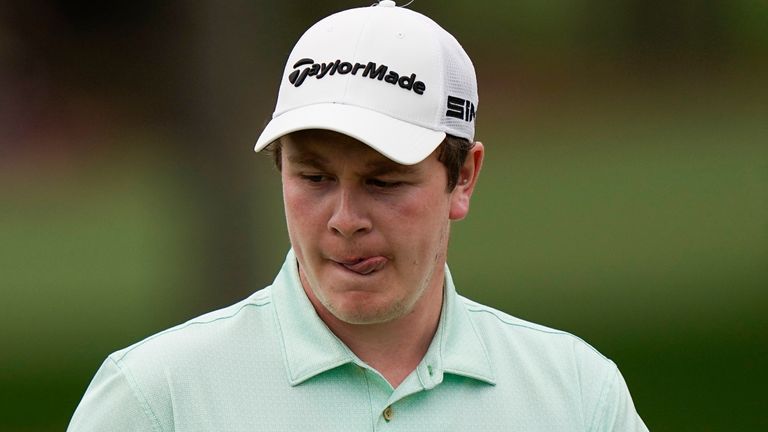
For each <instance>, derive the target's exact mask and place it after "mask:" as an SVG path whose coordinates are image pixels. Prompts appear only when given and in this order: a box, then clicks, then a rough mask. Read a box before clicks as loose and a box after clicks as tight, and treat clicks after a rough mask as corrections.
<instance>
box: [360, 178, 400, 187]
mask: <svg viewBox="0 0 768 432" xmlns="http://www.w3.org/2000/svg"><path fill="white" fill-rule="evenodd" d="M367 183H368V184H369V185H371V186H373V187H377V188H381V189H392V188H396V187H398V186H400V185H402V184H403V182H400V181H384V180H380V179H369V180H368V181H367Z"/></svg>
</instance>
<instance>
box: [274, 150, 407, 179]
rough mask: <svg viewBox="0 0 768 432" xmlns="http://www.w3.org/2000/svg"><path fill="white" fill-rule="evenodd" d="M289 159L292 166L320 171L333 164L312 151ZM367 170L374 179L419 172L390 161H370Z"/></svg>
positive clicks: (367, 173) (290, 156)
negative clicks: (381, 176) (387, 175)
mask: <svg viewBox="0 0 768 432" xmlns="http://www.w3.org/2000/svg"><path fill="white" fill-rule="evenodd" d="M287 158H288V161H289V162H290V163H292V164H296V165H300V166H306V167H312V168H318V169H327V167H328V165H330V164H331V163H330V161H329V160H328V158H325V157H323V156H321V155H319V154H317V153H315V152H312V151H303V152H301V153H300V154H294V155H288V156H287ZM365 169H366V172H365V175H368V176H374V177H375V176H380V175H384V174H403V175H405V174H413V173H416V172H418V171H419V169H418V168H417V167H416V166H415V165H402V164H399V163H397V162H394V161H391V160H389V159H381V160H374V161H370V162H368V163H366V164H365Z"/></svg>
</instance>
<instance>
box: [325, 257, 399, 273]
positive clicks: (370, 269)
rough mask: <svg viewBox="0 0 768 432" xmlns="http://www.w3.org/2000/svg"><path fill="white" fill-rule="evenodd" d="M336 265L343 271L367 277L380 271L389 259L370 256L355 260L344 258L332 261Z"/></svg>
mask: <svg viewBox="0 0 768 432" xmlns="http://www.w3.org/2000/svg"><path fill="white" fill-rule="evenodd" d="M333 261H334V262H335V263H336V264H338V265H339V266H341V267H343V268H344V269H346V270H348V271H350V272H352V273H356V274H358V275H361V276H367V275H370V274H372V273H375V272H377V271H379V270H381V269H382V268H383V267H384V266H385V265H387V262H388V261H389V259H387V257H384V256H381V255H372V256H364V257H356V258H345V259H341V260H335V259H334V260H333Z"/></svg>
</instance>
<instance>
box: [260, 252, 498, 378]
mask: <svg viewBox="0 0 768 432" xmlns="http://www.w3.org/2000/svg"><path fill="white" fill-rule="evenodd" d="M445 270H446V271H445V298H444V300H443V309H442V312H441V316H440V324H439V325H438V329H437V332H436V333H435V337H434V339H433V340H432V343H431V345H430V347H429V349H428V350H427V353H426V354H425V356H424V359H423V360H422V361H421V363H420V364H419V366H418V367H417V369H416V373H417V375H418V377H419V380H420V381H421V382H422V384H423V385H424V387H425V388H432V387H434V386H435V385H437V384H439V383H440V382H442V380H443V375H444V374H445V373H450V374H455V375H462V376H466V377H468V378H473V379H477V380H481V381H484V382H487V383H489V384H495V380H494V377H493V371H492V368H491V363H490V360H489V357H488V355H487V352H486V349H485V346H484V345H483V342H482V340H481V339H480V337H479V335H478V334H477V332H476V329H475V327H474V325H473V324H472V321H471V319H470V317H469V314H468V311H467V310H466V308H465V306H464V303H463V301H462V300H461V297H459V295H458V294H456V290H455V287H454V285H453V279H452V278H451V275H450V272H449V271H448V267H447V266H446V269H445ZM272 298H273V301H274V307H275V313H276V318H277V325H278V330H279V332H280V337H281V339H282V345H283V353H284V359H285V365H286V369H287V373H288V381H289V383H290V384H291V385H293V386H295V385H298V384H301V383H302V382H304V381H306V380H308V379H310V378H312V377H314V376H316V375H319V374H321V373H323V372H325V371H328V370H331V369H334V368H336V367H338V366H341V365H343V364H346V363H358V364H360V365H361V366H362V361H360V360H359V359H358V358H357V356H356V355H355V354H354V353H353V352H352V351H351V350H350V349H349V348H348V347H347V346H346V345H345V344H344V343H343V342H342V341H341V340H339V338H338V337H336V335H334V334H333V332H331V330H330V329H329V328H328V327H327V326H326V325H325V323H324V322H323V321H322V320H321V319H320V317H319V316H318V315H317V313H316V312H315V309H314V307H313V306H312V303H310V301H309V299H308V298H307V295H306V293H304V289H303V288H302V286H301V281H300V279H299V272H298V264H297V262H296V255H295V254H294V252H293V250H290V251H289V252H288V256H287V257H286V259H285V263H284V264H283V267H282V269H281V270H280V273H279V274H278V275H277V278H275V281H274V283H273V284H272Z"/></svg>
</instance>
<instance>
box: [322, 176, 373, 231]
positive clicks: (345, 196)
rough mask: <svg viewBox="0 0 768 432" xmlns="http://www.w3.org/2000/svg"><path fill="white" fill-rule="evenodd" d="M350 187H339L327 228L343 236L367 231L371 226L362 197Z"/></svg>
mask: <svg viewBox="0 0 768 432" xmlns="http://www.w3.org/2000/svg"><path fill="white" fill-rule="evenodd" d="M352 189H353V188H351V187H340V188H339V189H338V190H337V194H338V195H337V197H336V202H335V206H334V209H333V213H332V214H331V217H330V219H328V229H330V230H331V231H333V232H334V233H336V234H339V235H341V236H343V237H353V236H354V235H356V234H362V233H366V232H369V231H370V230H371V228H372V227H373V225H372V223H371V219H370V218H369V217H368V211H367V208H366V205H365V203H364V202H363V199H362V197H361V196H360V194H359V193H356V192H355V191H354V190H352Z"/></svg>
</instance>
